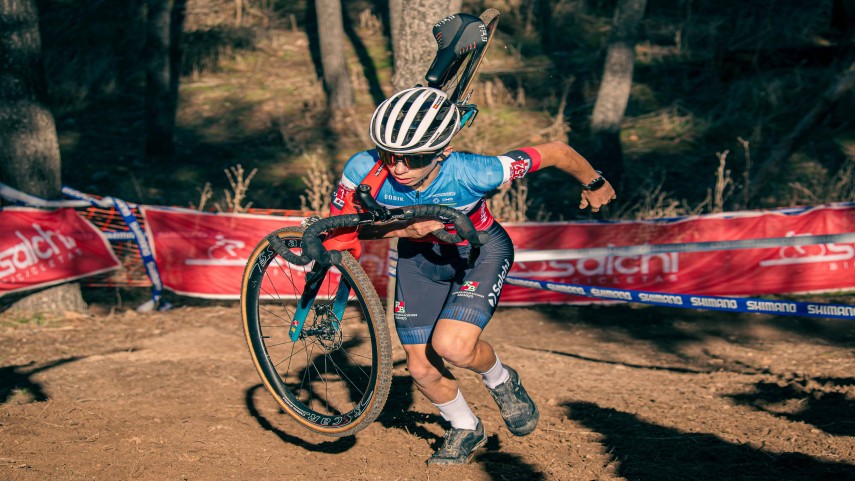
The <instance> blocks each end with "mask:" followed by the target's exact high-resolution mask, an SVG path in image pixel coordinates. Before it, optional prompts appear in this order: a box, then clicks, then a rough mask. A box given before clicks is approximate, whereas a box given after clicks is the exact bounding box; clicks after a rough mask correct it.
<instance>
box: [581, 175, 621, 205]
mask: <svg viewBox="0 0 855 481" xmlns="http://www.w3.org/2000/svg"><path fill="white" fill-rule="evenodd" d="M615 199H617V194H615V189H614V187H612V184H610V183H609V181H606V183H605V185H603V186H602V187H600V188H599V189H597V190H582V200H581V201H580V202H579V208H580V209H584V208H586V207H588V206H591V212H599V211H600V208H601V207H603V206H604V205H606V204H608V203H609V202H611V201H613V200H615Z"/></svg>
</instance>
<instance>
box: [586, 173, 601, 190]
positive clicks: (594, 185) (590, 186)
mask: <svg viewBox="0 0 855 481" xmlns="http://www.w3.org/2000/svg"><path fill="white" fill-rule="evenodd" d="M594 172H596V173H598V174H600V176H599V177H597V178H596V179H594V180H592V181H590V182H588V183H587V184H582V190H598V189H600V188H601V187H602V186H604V185H606V178H605V177H603V173H602V172H600V171H599V170H595V171H594Z"/></svg>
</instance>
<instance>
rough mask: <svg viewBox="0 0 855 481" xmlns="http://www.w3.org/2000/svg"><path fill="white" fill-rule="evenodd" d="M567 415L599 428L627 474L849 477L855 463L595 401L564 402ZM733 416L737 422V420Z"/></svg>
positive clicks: (782, 480) (715, 478)
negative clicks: (655, 419) (675, 425)
mask: <svg viewBox="0 0 855 481" xmlns="http://www.w3.org/2000/svg"><path fill="white" fill-rule="evenodd" d="M564 406H565V407H566V408H567V411H568V417H570V418H571V419H574V420H576V421H577V422H578V423H579V424H582V425H584V426H586V427H587V428H589V429H591V430H594V431H597V432H599V433H601V434H602V435H603V437H604V440H603V442H602V443H603V450H604V451H605V452H609V453H611V454H612V456H613V458H614V461H615V462H616V463H618V467H617V471H616V472H617V474H618V475H620V476H622V477H624V478H627V479H655V480H659V481H666V480H677V479H680V480H685V479H691V480H695V481H702V480H709V481H720V480H723V479H744V480H748V479H750V480H755V481H760V480H768V481H786V480H791V481H804V480H812V481H816V480H829V481H831V480H834V481H838V480H841V479H851V476H852V474H853V472H855V466H853V465H850V464H844V463H834V462H827V461H822V460H819V459H816V458H813V457H811V456H806V455H804V454H801V453H792V452H791V453H784V454H777V453H770V452H766V451H763V450H759V449H754V448H751V447H749V446H747V445H739V444H733V443H730V442H727V441H724V440H722V439H720V438H718V437H716V436H713V435H711V434H705V433H685V432H680V431H677V430H675V429H671V428H666V427H662V426H657V425H654V424H650V423H647V422H645V421H642V420H640V419H638V418H637V417H636V416H634V415H632V414H628V413H625V412H621V411H616V410H614V409H607V408H602V407H599V406H597V405H596V404H593V403H586V402H575V403H565V404H564ZM734 422H738V421H736V420H734Z"/></svg>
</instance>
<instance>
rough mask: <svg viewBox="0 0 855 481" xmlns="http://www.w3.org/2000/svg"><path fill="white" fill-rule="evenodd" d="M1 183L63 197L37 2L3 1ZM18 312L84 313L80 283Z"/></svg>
mask: <svg viewBox="0 0 855 481" xmlns="http://www.w3.org/2000/svg"><path fill="white" fill-rule="evenodd" d="M0 59H3V74H2V75H0V181H2V182H4V183H5V184H8V185H10V186H12V187H14V188H16V189H18V190H21V191H23V192H26V193H28V194H33V195H36V196H39V197H43V198H47V199H55V198H58V197H60V194H61V186H62V184H61V180H60V165H61V164H60V156H59V142H58V140H57V134H56V124H55V123H54V119H53V114H51V112H50V109H49V108H48V106H47V82H46V79H45V71H44V62H43V59H42V45H41V35H40V34H39V17H38V11H37V10H36V4H35V1H34V0H3V1H2V2H0ZM12 308H13V309H15V310H18V311H28V312H63V311H83V310H85V309H86V303H85V302H84V301H83V297H82V296H81V294H80V286H79V285H78V284H63V285H60V286H57V287H53V288H50V289H47V290H43V291H39V292H37V293H35V294H32V295H29V296H27V297H25V298H23V299H21V300H19V301H18V302H16V303H15V304H14V305H13V306H12Z"/></svg>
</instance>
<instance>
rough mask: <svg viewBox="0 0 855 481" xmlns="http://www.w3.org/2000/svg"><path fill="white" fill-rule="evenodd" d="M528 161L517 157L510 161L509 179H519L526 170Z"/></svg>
mask: <svg viewBox="0 0 855 481" xmlns="http://www.w3.org/2000/svg"><path fill="white" fill-rule="evenodd" d="M528 166H529V162H528V160H526V159H517V160H515V161H513V162H511V180H514V179H519V178H520V177H522V176H524V175H525V173H526V172H528Z"/></svg>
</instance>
